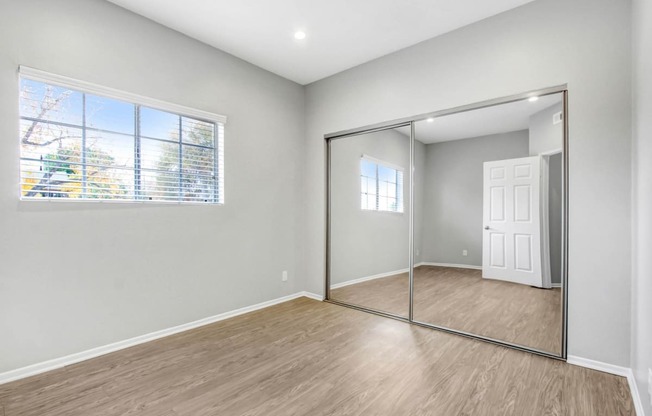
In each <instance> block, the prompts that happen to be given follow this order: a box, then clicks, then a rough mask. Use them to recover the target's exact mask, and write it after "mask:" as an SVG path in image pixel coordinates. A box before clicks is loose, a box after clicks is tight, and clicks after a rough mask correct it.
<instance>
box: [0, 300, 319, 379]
mask: <svg viewBox="0 0 652 416" xmlns="http://www.w3.org/2000/svg"><path fill="white" fill-rule="evenodd" d="M300 297H307V298H311V299H315V300H319V301H321V300H323V297H322V296H320V295H317V294H314V293H311V292H298V293H294V294H292V295H288V296H283V297H281V298H277V299H273V300H269V301H266V302H261V303H257V304H255V305H251V306H245V307H244V308H239V309H235V310H232V311H228V312H224V313H221V314H219V315H215V316H210V317H208V318H203V319H199V320H197V321H193V322H188V323H186V324H181V325H177V326H174V327H172V328H166V329H162V330H160V331H155V332H151V333H149V334H145V335H140V336H137V337H134V338H130V339H126V340H124V341H118V342H114V343H113V344H109V345H104V346H101V347H97V348H93V349H90V350H87V351H82V352H78V353H75V354H70V355H67V356H65V357H60V358H55V359H52V360H48V361H44V362H41V363H37V364H32V365H29V366H27V367H22V368H18V369H16V370H11V371H7V372H4V373H0V384H5V383H9V382H11V381H15V380H20V379H22V378H26V377H31V376H34V375H37V374H40V373H44V372H46V371H51V370H56V369H57V368H61V367H65V366H68V365H71V364H75V363H78V362H81V361H85V360H89V359H91V358H95V357H99V356H101V355H105V354H109V353H112V352H115V351H119V350H122V349H125V348H129V347H133V346H135V345H139V344H143V343H145V342H149V341H154V340H156V339H159V338H163V337H167V336H170V335H174V334H178V333H179V332H184V331H188V330H191V329H195V328H199V327H201V326H204V325H208V324H212V323H215V322H219V321H223V320H225V319H229V318H233V317H235V316H238V315H243V314H245V313H248V312H253V311H257V310H259V309H264V308H267V307H269V306H273V305H277V304H279V303H283V302H287V301H290V300H293V299H297V298H300Z"/></svg>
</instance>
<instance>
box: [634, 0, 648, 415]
mask: <svg viewBox="0 0 652 416" xmlns="http://www.w3.org/2000/svg"><path fill="white" fill-rule="evenodd" d="M633 5H634V8H633V16H634V25H633V35H634V42H633V43H634V88H633V91H634V152H633V154H634V187H633V189H634V227H633V229H634V238H633V242H634V256H633V259H634V273H633V276H634V278H633V285H632V297H633V299H632V314H633V325H632V368H633V370H634V374H635V376H636V381H637V383H638V391H639V393H640V395H641V401H642V402H643V407H644V408H645V414H647V415H648V416H649V415H652V405H650V400H651V398H650V396H649V395H648V394H647V391H648V383H647V377H648V376H647V374H648V369H650V368H652V255H650V253H652V118H651V117H650V114H652V48H650V45H652V25H651V24H650V22H652V3H651V2H649V1H646V0H634V2H633Z"/></svg>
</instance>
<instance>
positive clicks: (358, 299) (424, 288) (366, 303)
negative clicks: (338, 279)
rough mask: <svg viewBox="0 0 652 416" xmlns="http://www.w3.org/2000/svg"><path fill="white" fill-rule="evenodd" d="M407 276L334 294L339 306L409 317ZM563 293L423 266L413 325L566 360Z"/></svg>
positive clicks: (419, 269)
mask: <svg viewBox="0 0 652 416" xmlns="http://www.w3.org/2000/svg"><path fill="white" fill-rule="evenodd" d="M408 291H409V283H408V274H407V273H401V274H397V275H394V276H389V277H384V278H381V279H374V280H369V281H366V282H362V283H358V284H354V285H349V286H344V287H341V288H338V289H333V290H331V297H332V299H334V300H338V301H342V302H345V303H350V304H354V305H358V306H363V307H366V308H371V309H376V310H380V311H385V312H390V313H393V314H396V315H400V316H407V314H408ZM561 305H562V298H561V290H560V289H548V290H547V289H539V288H534V287H530V286H526V285H521V284H517V283H511V282H503V281H499V280H490V279H483V278H482V271H481V270H473V269H462V268H456V267H440V266H419V267H417V268H415V271H414V319H415V320H417V321H421V322H426V323H429V324H433V325H437V326H443V327H446V328H451V329H456V330H459V331H465V332H469V333H472V334H477V335H482V336H486V337H490V338H494V339H499V340H503V341H507V342H511V343H515V344H519V345H523V346H527V347H531V348H536V349H540V350H543V351H548V352H551V353H554V354H561V329H562V326H561V325H562V314H561Z"/></svg>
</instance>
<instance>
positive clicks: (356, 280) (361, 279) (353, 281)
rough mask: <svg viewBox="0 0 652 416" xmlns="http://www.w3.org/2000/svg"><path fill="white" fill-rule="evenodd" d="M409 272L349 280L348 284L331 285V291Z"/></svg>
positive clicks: (400, 271) (404, 270) (394, 272)
mask: <svg viewBox="0 0 652 416" xmlns="http://www.w3.org/2000/svg"><path fill="white" fill-rule="evenodd" d="M408 271H409V269H401V270H394V271H392V272H385V273H379V274H374V275H371V276H365V277H361V278H359V279H353V280H349V281H346V282H343V283H336V284H334V285H331V289H339V288H340V287H344V286H350V285H355V284H358V283H362V282H366V281H368V280H375V279H381V278H383V277H389V276H394V275H397V274H401V273H407V272H408Z"/></svg>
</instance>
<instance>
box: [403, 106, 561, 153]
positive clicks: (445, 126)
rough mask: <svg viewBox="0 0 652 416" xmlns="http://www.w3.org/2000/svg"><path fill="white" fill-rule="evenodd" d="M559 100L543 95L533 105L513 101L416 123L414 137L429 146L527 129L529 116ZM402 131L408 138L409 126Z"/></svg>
mask: <svg viewBox="0 0 652 416" xmlns="http://www.w3.org/2000/svg"><path fill="white" fill-rule="evenodd" d="M561 100H562V95H561V94H553V95H546V96H544V97H540V98H539V100H538V101H535V102H529V101H528V100H523V101H516V102H513V103H509V104H502V105H496V106H493V107H486V108H482V109H478V110H473V111H466V112H464V113H456V114H451V115H447V116H443V117H437V118H435V119H434V120H433V121H432V122H431V123H429V122H427V121H425V120H424V121H419V122H418V123H415V127H414V129H415V131H414V133H415V138H416V139H417V140H419V141H420V142H421V143H424V144H430V143H439V142H447V141H451V140H460V139H468V138H470V137H480V136H488V135H490V134H498V133H507V132H510V131H518V130H526V129H528V127H529V120H530V116H532V115H533V114H535V113H538V112H539V111H541V110H544V109H546V108H548V107H551V106H553V105H555V104H559V103H561ZM551 122H552V120H551ZM401 132H402V133H403V134H406V135H408V136H409V134H410V130H409V127H404V128H401Z"/></svg>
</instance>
